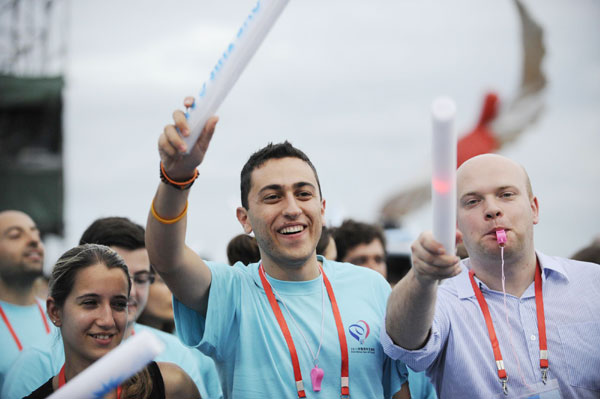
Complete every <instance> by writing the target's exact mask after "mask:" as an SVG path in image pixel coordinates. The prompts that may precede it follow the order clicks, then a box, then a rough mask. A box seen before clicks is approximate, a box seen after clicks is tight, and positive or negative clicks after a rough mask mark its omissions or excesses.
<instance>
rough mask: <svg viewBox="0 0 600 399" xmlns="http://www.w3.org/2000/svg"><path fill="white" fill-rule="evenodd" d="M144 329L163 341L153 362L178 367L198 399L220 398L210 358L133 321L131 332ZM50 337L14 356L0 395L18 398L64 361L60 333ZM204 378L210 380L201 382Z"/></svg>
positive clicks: (32, 389)
mask: <svg viewBox="0 0 600 399" xmlns="http://www.w3.org/2000/svg"><path fill="white" fill-rule="evenodd" d="M144 330H148V331H150V332H152V333H153V334H154V335H156V336H157V337H158V338H159V339H160V340H161V341H162V342H163V343H164V344H165V350H164V351H163V352H162V353H161V354H160V355H158V356H157V357H156V358H155V359H154V360H155V361H157V362H171V363H175V364H177V365H178V366H179V367H181V368H182V369H183V370H184V371H185V372H186V373H187V374H188V375H189V376H190V377H191V378H192V380H194V382H195V383H196V386H197V387H198V391H199V392H200V395H201V396H202V398H209V399H213V398H216V399H219V398H222V397H223V395H222V393H221V387H220V386H219V385H218V384H215V383H214V380H217V381H218V375H217V372H216V368H215V366H214V362H213V361H212V359H210V358H208V357H206V356H203V357H202V358H199V357H198V356H197V355H194V354H193V352H194V350H192V349H190V348H188V347H186V346H185V345H183V344H182V343H181V341H179V339H178V338H177V337H176V336H174V335H172V334H169V333H166V332H164V331H160V330H157V329H155V328H152V327H148V326H145V325H142V324H137V323H136V324H135V326H134V331H136V332H140V331H144ZM54 337H55V339H54V341H53V343H52V344H51V345H48V346H47V347H46V348H36V347H33V348H29V349H26V350H24V351H23V352H22V353H21V354H20V355H19V356H18V357H17V360H16V361H15V363H14V367H12V369H11V371H10V372H9V373H8V374H7V375H6V384H5V385H4V386H3V387H2V394H1V395H0V397H1V398H3V399H21V398H22V397H24V396H27V395H29V394H30V393H31V392H33V391H35V390H36V389H37V388H39V387H40V386H41V385H42V384H44V383H45V382H46V381H48V380H49V379H50V377H52V376H54V375H56V374H58V372H59V371H60V369H61V367H62V366H63V364H64V363H65V352H64V347H63V343H62V340H61V339H60V334H58V336H56V335H54ZM196 352H197V351H196ZM205 379H206V380H207V381H210V382H209V383H207V384H205ZM215 385H216V387H215ZM207 387H211V389H210V390H209V389H207Z"/></svg>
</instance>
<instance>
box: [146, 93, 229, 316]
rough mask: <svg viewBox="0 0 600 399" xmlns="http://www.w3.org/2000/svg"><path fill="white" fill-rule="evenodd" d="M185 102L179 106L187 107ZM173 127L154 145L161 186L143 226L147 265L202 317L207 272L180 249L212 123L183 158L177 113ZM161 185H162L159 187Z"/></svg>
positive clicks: (185, 130) (185, 129)
mask: <svg viewBox="0 0 600 399" xmlns="http://www.w3.org/2000/svg"><path fill="white" fill-rule="evenodd" d="M193 101H194V99H193V98H191V97H188V98H186V99H185V102H184V104H185V105H186V106H191V105H192V103H193ZM173 120H174V123H175V124H174V125H168V126H166V127H165V129H164V131H163V133H162V134H161V136H160V138H159V140H158V151H159V153H160V159H161V168H162V176H163V182H161V183H160V184H159V187H158V190H157V191H156V196H155V197H154V200H153V202H152V207H151V210H150V214H149V215H148V223H147V226H146V248H147V249H148V254H149V256H150V263H151V264H152V266H153V267H154V268H155V269H156V271H157V272H158V273H159V274H160V275H161V277H162V278H163V280H164V281H165V283H167V285H168V286H169V288H170V289H171V291H172V292H173V294H174V295H175V297H176V298H177V299H178V300H179V301H181V302H182V303H183V304H185V305H186V306H188V307H190V308H192V309H194V310H196V311H198V312H200V313H201V314H203V315H205V314H206V305H207V303H208V291H209V288H210V282H211V272H210V269H209V268H208V267H207V266H206V264H205V263H204V261H203V260H202V259H201V258H200V256H199V255H198V254H196V253H195V252H194V251H193V250H192V249H190V248H189V247H188V246H187V245H186V244H185V233H186V226H187V217H186V216H187V215H186V213H187V199H188V194H189V185H191V183H192V182H193V181H194V179H195V178H196V177H197V172H196V168H197V167H198V166H199V165H200V164H201V163H202V160H203V159H204V155H205V154H206V151H207V149H208V145H209V143H210V140H211V138H212V135H213V133H214V130H215V125H216V123H217V118H216V117H212V118H210V119H209V120H208V121H207V122H206V125H205V126H204V129H203V131H202V133H201V134H200V137H199V138H198V141H197V142H196V144H195V145H194V147H193V148H192V150H191V151H190V152H189V154H186V151H187V147H186V145H185V143H184V142H183V140H182V138H181V136H180V135H179V133H178V132H177V129H179V130H180V131H181V132H182V134H183V135H185V136H187V135H188V134H189V126H188V124H187V121H186V119H185V114H184V113H183V112H182V111H175V112H174V113H173ZM165 180H166V181H167V183H165V182H164V181H165Z"/></svg>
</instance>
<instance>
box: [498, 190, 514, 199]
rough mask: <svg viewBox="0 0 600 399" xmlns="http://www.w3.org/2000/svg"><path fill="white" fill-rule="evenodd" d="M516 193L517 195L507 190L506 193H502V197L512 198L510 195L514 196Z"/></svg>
mask: <svg viewBox="0 0 600 399" xmlns="http://www.w3.org/2000/svg"><path fill="white" fill-rule="evenodd" d="M514 195H515V193H513V192H509V191H507V192H505V193H502V194H501V197H502V198H510V197H512V196H514Z"/></svg>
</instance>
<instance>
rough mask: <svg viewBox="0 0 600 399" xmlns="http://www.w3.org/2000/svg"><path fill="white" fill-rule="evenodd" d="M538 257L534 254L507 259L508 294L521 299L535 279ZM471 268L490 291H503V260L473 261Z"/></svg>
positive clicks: (505, 267) (506, 285)
mask: <svg viewBox="0 0 600 399" xmlns="http://www.w3.org/2000/svg"><path fill="white" fill-rule="evenodd" d="M535 267H536V255H535V252H532V253H531V254H530V255H528V256H523V257H515V256H513V257H507V258H505V260H504V276H505V288H506V293H507V294H510V295H513V296H515V297H517V298H520V297H521V295H523V293H524V292H525V290H526V289H527V287H529V286H530V285H531V283H532V282H533V280H534V277H535ZM471 268H472V269H473V271H474V272H475V275H476V276H477V278H478V279H479V280H481V281H483V282H484V283H485V285H487V286H488V287H489V288H490V289H492V290H495V291H502V260H501V258H500V257H498V258H497V259H489V258H486V259H473V258H471Z"/></svg>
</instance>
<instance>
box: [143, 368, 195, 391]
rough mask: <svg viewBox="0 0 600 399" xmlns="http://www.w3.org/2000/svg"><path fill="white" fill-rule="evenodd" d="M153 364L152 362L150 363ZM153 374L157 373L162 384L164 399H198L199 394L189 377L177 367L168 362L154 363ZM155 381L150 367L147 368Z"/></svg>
mask: <svg viewBox="0 0 600 399" xmlns="http://www.w3.org/2000/svg"><path fill="white" fill-rule="evenodd" d="M152 363H154V362H152ZM154 365H155V368H154V372H156V371H158V372H159V377H161V379H162V382H163V384H164V391H165V398H167V399H170V398H199V397H200V393H199V392H198V388H197V387H196V384H195V383H194V381H193V380H192V379H191V377H190V376H189V375H188V374H187V373H186V372H185V371H184V370H183V369H182V368H181V367H179V366H178V365H176V364H175V363H170V362H158V363H154ZM148 370H149V371H150V375H151V376H152V379H153V380H155V376H154V375H153V371H152V370H151V367H150V366H149V367H148Z"/></svg>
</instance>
